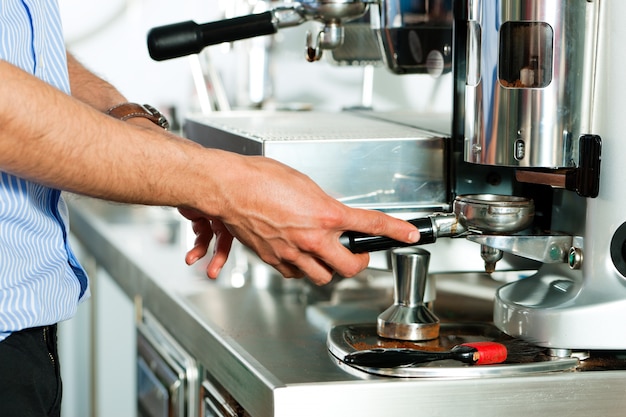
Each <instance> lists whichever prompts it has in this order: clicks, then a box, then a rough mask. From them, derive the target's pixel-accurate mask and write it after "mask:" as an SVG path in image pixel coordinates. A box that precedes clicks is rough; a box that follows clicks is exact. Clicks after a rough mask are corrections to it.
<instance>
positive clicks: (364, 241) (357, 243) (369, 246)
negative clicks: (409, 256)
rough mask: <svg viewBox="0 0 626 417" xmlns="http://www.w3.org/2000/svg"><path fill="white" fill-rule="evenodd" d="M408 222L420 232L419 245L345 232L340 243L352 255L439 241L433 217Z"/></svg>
mask: <svg viewBox="0 0 626 417" xmlns="http://www.w3.org/2000/svg"><path fill="white" fill-rule="evenodd" d="M408 222H409V223H411V224H412V225H414V226H415V227H417V229H418V230H419V232H420V240H419V241H418V242H417V243H404V242H400V241H398V240H394V239H389V238H387V237H384V236H372V235H366V234H363V233H358V232H345V233H344V234H342V235H341V237H340V238H339V241H340V242H341V244H342V245H343V246H345V247H346V248H348V249H350V251H351V252H352V253H363V252H375V251H380V250H387V249H393V248H400V247H405V246H415V245H425V244H427V243H435V241H436V240H437V227H436V226H435V223H434V222H433V219H432V218H431V217H423V218H419V219H412V220H408Z"/></svg>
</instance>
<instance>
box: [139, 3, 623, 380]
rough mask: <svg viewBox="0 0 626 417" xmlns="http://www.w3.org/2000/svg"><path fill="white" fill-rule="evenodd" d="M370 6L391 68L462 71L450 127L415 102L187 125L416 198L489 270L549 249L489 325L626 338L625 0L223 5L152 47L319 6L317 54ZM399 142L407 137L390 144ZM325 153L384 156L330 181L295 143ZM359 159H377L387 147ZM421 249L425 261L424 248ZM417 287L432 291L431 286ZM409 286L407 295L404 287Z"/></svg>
mask: <svg viewBox="0 0 626 417" xmlns="http://www.w3.org/2000/svg"><path fill="white" fill-rule="evenodd" d="M366 14H367V15H368V20H369V21H370V22H371V28H372V33H373V34H374V35H375V36H376V37H377V39H378V45H379V47H380V50H381V51H382V53H381V59H382V60H384V62H385V64H386V65H387V67H388V68H389V69H390V70H391V71H392V72H394V73H396V74H415V73H423V74H426V75H424V76H429V75H428V74H430V76H440V75H441V74H443V73H449V72H452V73H453V80H454V81H453V82H454V88H453V91H454V98H453V103H454V105H453V107H454V108H453V109H452V113H453V117H452V121H451V126H449V128H450V130H449V133H450V134H449V135H446V134H439V133H437V132H436V131H435V130H433V129H432V128H431V127H430V126H426V127H423V126H422V129H419V128H420V127H421V126H420V125H419V124H420V119H419V115H416V116H415V119H414V120H411V119H410V117H411V116H410V115H409V116H408V117H407V116H406V115H402V117H397V116H394V115H381V114H375V112H374V113H371V112H358V111H357V112H350V113H347V114H334V115H322V116H320V115H316V114H297V115H290V116H285V115H279V116H276V115H269V116H268V115H260V114H259V113H245V114H226V115H224V116H218V119H219V120H217V121H216V120H213V121H212V122H210V123H209V122H207V121H206V120H202V119H193V118H192V119H191V120H190V121H189V122H188V124H187V134H188V136H190V137H191V138H192V139H194V140H197V141H198V142H200V143H203V144H205V145H207V146H217V147H221V148H223V149H227V150H233V151H237V152H241V153H249V154H264V155H267V156H270V157H275V158H277V159H280V160H283V161H285V162H286V163H290V164H292V165H293V166H294V167H295V168H297V169H301V170H303V171H305V172H306V171H307V170H309V172H310V173H312V176H313V177H314V179H316V180H318V179H319V182H320V183H321V185H322V186H323V188H325V189H327V190H329V191H330V192H333V193H335V194H336V195H337V196H338V198H340V199H341V198H343V199H344V200H343V201H345V202H347V203H348V204H353V205H357V206H363V207H369V208H375V209H381V210H385V211H388V212H390V213H397V214H398V215H404V216H405V217H406V215H407V213H409V214H410V215H411V216H412V217H413V218H415V224H416V225H418V227H420V230H421V231H422V236H423V239H424V240H423V242H422V243H431V244H432V245H433V247H436V246H438V245H447V239H438V238H442V237H453V238H460V239H462V240H464V242H465V243H472V244H477V245H475V246H476V251H475V253H476V258H477V259H478V260H480V264H481V265H483V264H484V265H485V267H486V269H487V270H488V272H492V271H494V270H498V268H500V266H501V265H503V264H504V263H505V262H507V258H508V257H510V256H511V255H514V256H515V257H519V258H523V259H528V260H531V261H533V262H534V263H535V265H538V267H537V268H536V269H537V270H536V272H535V273H533V274H532V275H531V276H529V277H526V278H523V279H518V280H515V281H513V282H510V283H508V284H505V285H503V286H502V287H501V288H499V289H498V290H497V294H496V299H495V307H494V314H493V324H494V325H495V326H496V327H497V329H499V331H501V332H503V333H505V334H506V335H508V336H510V337H512V338H515V339H520V340H524V341H528V342H529V343H531V344H532V345H534V346H540V347H544V348H549V352H550V355H553V356H554V357H560V358H569V357H570V356H571V354H572V352H579V351H594V350H601V351H616V352H619V351H626V331H623V330H626V329H625V328H624V324H623V317H624V315H626V212H625V211H624V206H625V205H626V197H623V196H622V193H621V188H622V187H621V183H622V181H623V180H622V178H621V177H622V176H623V175H624V173H623V172H622V167H621V164H622V156H626V142H625V141H623V140H622V139H621V126H620V118H621V110H622V107H621V106H623V105H624V97H626V87H625V86H624V83H621V82H620V81H621V78H620V76H621V73H622V68H623V67H624V65H626V49H625V48H624V47H623V46H622V45H621V42H622V41H621V40H622V39H626V38H625V37H624V35H626V34H624V33H623V32H624V31H626V29H624V26H623V23H622V18H621V17H622V16H624V15H625V14H626V3H624V2H621V1H618V0H554V1H552V0H550V1H547V0H546V1H539V0H534V1H533V0H489V1H487V0H482V1H481V0H455V1H452V0H413V1H404V0H387V1H385V0H362V1H359V0H325V1H324V0H322V1H308V0H305V1H300V2H288V3H284V4H281V5H280V6H278V7H275V8H273V9H272V10H270V11H267V12H265V13H262V14H258V15H251V16H244V17H240V18H235V19H231V20H228V21H222V22H213V23H207V24H204V25H198V24H196V23H194V22H184V23H180V24H175V25H169V26H166V27H161V28H155V29H153V30H152V32H151V33H150V35H149V39H148V44H149V49H150V52H151V55H152V57H153V58H154V59H157V60H162V59H170V58H175V57H178V56H183V55H186V54H192V53H198V52H200V51H201V50H202V49H203V48H204V47H206V46H208V45H212V44H216V43H220V42H225V41H235V40H239V39H243V38H247V37H253V36H260V35H266V34H271V33H275V32H276V31H277V30H279V29H280V28H286V27H291V26H295V25H299V24H302V23H304V22H306V21H315V22H318V23H320V24H321V29H320V31H319V32H318V33H313V34H309V36H307V39H306V40H303V41H304V42H303V45H304V48H305V57H306V59H308V60H310V61H317V60H319V59H321V58H322V57H323V55H324V51H330V52H332V51H333V50H334V49H336V48H339V47H341V45H342V43H343V40H344V31H345V28H346V26H348V25H349V24H350V22H352V21H355V20H358V19H361V18H363V16H364V15H366ZM290 118H293V119H292V120H293V122H289V120H290ZM370 124H371V125H370ZM330 126H332V127H330ZM379 130H381V131H382V132H384V133H380V134H378V133H377V132H378V131H379ZM364 131H367V132H364ZM416 132H417V133H416ZM332 135H335V136H332ZM337 135H338V136H337ZM390 137H391V138H392V139H393V140H390V139H389V138H390ZM320 144H322V146H320ZM368 146H369V148H368ZM398 147H402V149H404V150H406V152H404V151H403V152H400V154H401V155H398V153H397V152H396V153H394V152H395V151H394V149H398ZM364 149H365V151H364ZM316 152H319V154H320V158H319V159H320V160H324V161H325V163H326V164H327V165H325V166H324V168H326V167H327V166H331V165H342V163H341V161H345V160H348V161H349V160H350V158H351V156H355V157H356V156H358V157H359V158H365V157H364V155H367V156H368V157H370V158H374V156H372V155H373V154H375V156H377V157H380V155H381V154H382V155H385V156H384V157H383V160H382V161H383V162H384V163H385V164H386V166H385V167H380V166H378V168H377V169H364V170H363V171H362V172H363V173H364V174H363V175H364V178H363V180H362V181H361V182H359V181H358V180H355V181H356V182H350V184H336V181H337V178H346V177H345V175H343V176H342V175H337V172H336V171H332V170H331V171H330V173H329V174H328V177H324V176H323V175H322V176H320V177H315V175H321V174H320V173H319V172H318V171H319V170H320V169H319V168H320V166H319V165H315V163H312V162H311V159H306V158H302V156H301V154H302V153H304V154H306V155H308V156H309V157H311V156H312V155H313V157H312V159H316V157H315V155H317V153H316ZM346 152H347V153H346ZM322 155H324V156H323V157H322ZM333 155H338V156H333ZM339 155H340V157H339ZM361 160H362V161H365V164H364V165H371V166H373V165H377V164H378V165H380V160H379V159H366V158H365V159H361ZM311 164H313V165H312V166H311ZM344 167H345V162H344ZM381 178H387V179H388V181H382V180H380V179H381ZM374 179H375V180H376V181H374V182H375V183H376V185H375V186H374V187H373V189H372V188H371V187H372V185H371V183H372V181H373V180H374ZM370 180H372V181H370ZM433 184H435V185H434V186H433ZM368 187H370V188H368ZM389 190H391V191H389ZM425 196H427V197H425ZM520 216H522V217H523V218H522V219H521V218H520ZM511 221H512V222H513V223H514V225H513V226H511V227H507V226H506V225H505V224H507V223H510V222H511ZM494 224H495V226H494ZM503 225H505V226H503ZM346 239H347V243H346V245H348V246H350V245H356V246H358V245H357V244H356V243H355V239H356V240H357V241H359V239H362V240H363V241H367V243H365V244H364V245H365V246H363V247H362V248H361V249H358V248H356V246H354V250H382V249H390V248H392V247H394V246H396V245H395V243H394V242H389V241H385V240H384V239H379V238H376V237H364V236H353V235H349V234H348V235H347V236H346ZM457 240H459V239H457ZM359 242H360V241H359ZM357 243H358V242H357ZM369 244H371V245H373V246H367V245H369ZM424 248H425V249H428V248H429V246H424ZM479 249H480V250H479ZM402 254H404V255H406V252H398V253H395V255H394V256H400V255H402ZM407 256H414V254H409V255H407ZM481 256H482V259H481ZM407 259H408V258H406V257H405V258H404V259H400V260H397V261H396V263H397V262H400V263H401V264H406V263H407V262H409V261H408V260H407ZM430 259H431V263H432V256H431V257H430ZM500 259H502V261H500ZM468 262H469V261H468ZM394 265H395V264H394ZM416 265H421V268H422V269H423V267H424V260H423V259H422V261H420V262H416ZM396 268H397V266H396ZM405 268H406V266H405ZM505 268H511V264H510V263H509V264H507V266H505ZM513 268H514V267H513ZM395 273H396V274H398V271H395ZM409 275H410V273H409ZM405 278H406V277H405ZM413 278H414V277H413ZM413 285H417V284H413ZM420 285H421V284H420ZM418 287H419V286H418ZM405 290H406V288H405ZM415 291H417V292H419V293H420V294H421V295H422V296H424V287H423V286H422V287H419V288H417V289H415ZM405 295H406V294H405ZM406 300H409V301H406ZM406 300H405V301H402V302H403V303H404V302H405V303H409V304H410V303H411V302H413V301H410V300H413V298H412V297H410V296H407V297H406ZM396 301H398V300H396ZM421 301H422V300H420V303H421ZM420 306H421V304H420ZM413 310H420V311H422V312H421V313H419V314H417V313H415V315H416V316H420V317H417V318H416V317H415V316H410V317H409V318H407V317H403V318H402V319H401V320H409V321H410V320H414V321H419V320H422V319H424V316H427V315H428V314H427V313H424V312H423V309H422V308H419V309H413ZM398 314H399V313H398ZM411 314H413V313H411ZM390 320H391V321H393V318H391V319H390V318H389V317H388V316H387V317H385V318H384V320H383V321H386V323H387V324H388V323H389V321H390ZM425 320H426V321H427V322H428V323H426V324H428V325H429V326H427V327H428V331H426V332H413V331H411V332H409V333H411V335H412V336H410V337H409V338H408V339H409V340H421V339H420V338H423V339H432V338H433V336H432V334H431V333H430V330H432V329H431V327H430V324H431V322H433V319H432V317H428V318H427V319H425ZM411 323H412V322H409V324H411ZM418 324H419V323H418ZM413 330H414V329H413ZM352 331H355V330H354V328H353V330H352ZM378 331H379V333H378V334H379V335H380V334H381V333H380V331H381V326H380V323H379V327H378ZM390 334H391V336H390ZM393 334H394V333H387V334H385V335H386V337H389V338H394V336H393ZM415 334H417V335H418V336H414V335H415ZM424 334H427V336H424ZM435 337H436V336H435ZM398 339H403V337H398ZM570 365H571V362H567V363H566V365H565V369H568V368H569V367H570ZM542 370H543V368H542ZM401 376H412V375H401ZM420 376H421V375H420ZM427 376H430V374H429V375H427ZM446 376H447V375H446Z"/></svg>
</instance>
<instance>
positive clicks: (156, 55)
mask: <svg viewBox="0 0 626 417" xmlns="http://www.w3.org/2000/svg"><path fill="white" fill-rule="evenodd" d="M276 31H277V27H276V25H275V24H274V17H273V14H272V12H264V13H258V14H252V15H248V16H240V17H235V18H232V19H226V20H219V21H217V22H211V23H204V24H198V23H196V22H194V21H192V20H188V21H186V22H180V23H173V24H171V25H166V26H159V27H156V28H152V29H151V30H150V32H148V52H149V53H150V57H151V58H152V59H154V60H155V61H164V60H166V59H172V58H178V57H181V56H186V55H192V54H197V53H199V52H200V51H202V50H203V49H204V48H205V47H206V46H209V45H216V44H219V43H222V42H233V41H238V40H240V39H247V38H254V37H256V36H262V35H271V34H273V33H276Z"/></svg>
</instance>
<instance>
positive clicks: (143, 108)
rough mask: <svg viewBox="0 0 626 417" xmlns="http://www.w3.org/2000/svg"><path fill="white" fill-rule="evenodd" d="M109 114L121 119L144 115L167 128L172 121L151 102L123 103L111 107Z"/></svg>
mask: <svg viewBox="0 0 626 417" xmlns="http://www.w3.org/2000/svg"><path fill="white" fill-rule="evenodd" d="M106 114H108V115H109V116H112V117H115V118H116V119H120V120H128V119H130V118H133V117H144V118H146V119H148V120H150V121H151V122H152V123H154V124H155V125H157V126H159V127H162V128H163V129H165V130H167V129H168V128H169V127H170V123H169V122H168V121H167V119H166V118H165V116H164V115H163V113H161V112H160V111H158V110H157V109H156V108H154V107H152V106H151V105H149V104H143V105H142V104H137V103H122V104H118V105H117V106H114V107H111V108H110V109H109V110H107V111H106Z"/></svg>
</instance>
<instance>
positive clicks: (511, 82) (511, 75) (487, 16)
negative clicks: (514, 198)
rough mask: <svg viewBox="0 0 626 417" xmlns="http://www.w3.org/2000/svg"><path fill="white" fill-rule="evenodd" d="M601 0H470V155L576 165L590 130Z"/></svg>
mask: <svg viewBox="0 0 626 417" xmlns="http://www.w3.org/2000/svg"><path fill="white" fill-rule="evenodd" d="M598 3H599V2H598V1H577V0H558V1H556V0H555V1H541V2H539V1H533V0H521V1H520V0H496V1H478V0H476V1H474V0H470V1H469V6H468V9H469V23H468V40H469V41H468V52H469V53H468V62H467V67H468V73H467V87H466V90H465V91H466V99H465V110H466V117H465V134H466V135H465V137H466V139H465V141H466V143H465V160H466V161H468V162H474V163H478V164H487V165H505V166H518V167H544V168H557V167H571V166H576V165H577V163H578V138H579V137H580V136H581V135H582V134H585V133H589V129H590V125H591V117H592V114H591V110H590V103H592V96H593V91H592V88H593V83H592V79H593V76H594V67H593V65H594V64H595V49H594V48H595V36H596V30H595V27H594V24H593V19H594V17H595V14H596V11H595V10H596V9H597V6H598Z"/></svg>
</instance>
